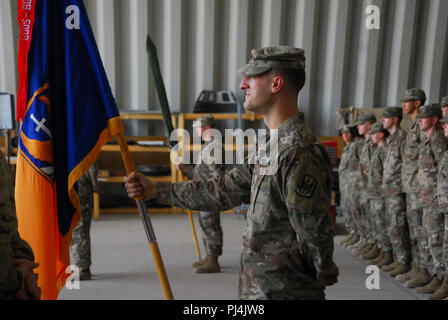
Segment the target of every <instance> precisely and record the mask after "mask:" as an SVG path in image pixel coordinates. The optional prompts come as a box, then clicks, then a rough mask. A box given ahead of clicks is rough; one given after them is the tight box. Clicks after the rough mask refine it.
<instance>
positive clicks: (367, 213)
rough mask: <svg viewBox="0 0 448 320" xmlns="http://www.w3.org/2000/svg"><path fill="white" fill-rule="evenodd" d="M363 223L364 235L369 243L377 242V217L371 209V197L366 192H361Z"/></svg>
mask: <svg viewBox="0 0 448 320" xmlns="http://www.w3.org/2000/svg"><path fill="white" fill-rule="evenodd" d="M360 201H361V224H362V225H363V230H364V233H363V237H364V238H365V239H366V240H367V242H369V243H373V242H375V238H376V235H375V227H374V225H375V219H374V217H373V216H372V212H371V210H370V199H369V198H368V196H367V193H366V192H361V199H360Z"/></svg>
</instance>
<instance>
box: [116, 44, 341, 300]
mask: <svg viewBox="0 0 448 320" xmlns="http://www.w3.org/2000/svg"><path fill="white" fill-rule="evenodd" d="M240 73H241V74H242V75H243V76H244V77H243V79H242V81H241V85H240V88H241V89H242V90H245V92H246V101H245V103H244V107H245V109H246V110H249V111H252V112H256V113H258V114H263V115H264V120H265V123H266V125H267V126H268V128H269V129H271V136H272V135H274V136H275V133H276V132H277V133H278V157H275V159H276V160H278V161H277V164H278V166H275V165H272V163H269V161H268V160H269V159H267V158H266V157H261V156H260V154H259V151H260V150H263V149H264V146H263V145H262V146H258V148H257V152H255V153H254V154H251V156H250V157H249V158H248V159H247V162H246V163H245V164H243V165H238V166H237V167H236V168H234V169H233V170H232V171H230V172H229V173H227V174H226V175H225V176H223V177H221V178H215V179H212V180H209V181H208V182H207V183H204V182H201V181H189V182H187V183H182V184H170V183H159V184H157V185H156V183H154V182H150V181H146V180H145V179H143V177H142V176H141V175H139V174H138V173H132V174H131V175H129V176H128V177H126V178H125V181H126V189H127V192H128V195H129V196H130V197H131V198H135V197H136V196H138V195H141V194H142V193H143V195H144V197H145V199H152V198H156V199H157V202H159V203H165V204H171V205H175V206H179V207H184V208H189V209H193V210H195V209H196V210H205V211H213V210H216V209H219V210H226V209H230V208H233V207H235V206H237V205H239V204H242V203H245V202H249V203H250V207H249V210H248V213H247V225H246V227H245V231H244V234H243V251H242V254H241V260H240V261H241V264H240V281H239V298H240V299H323V298H324V297H325V294H324V290H325V286H326V285H332V284H334V283H335V282H336V281H337V275H338V268H337V267H336V265H335V264H334V262H333V236H334V231H335V230H334V225H333V222H332V219H331V216H330V214H329V207H330V198H331V187H332V168H331V164H330V161H329V159H328V155H327V153H326V151H325V148H324V147H323V146H322V144H321V143H320V142H319V141H318V139H317V137H316V136H315V135H314V134H312V133H311V131H310V129H309V128H308V126H307V125H306V124H305V123H304V122H303V121H302V120H300V119H299V116H298V110H297V109H298V108H297V96H298V93H299V91H300V90H301V88H302V87H303V84H304V82H305V70H304V55H303V50H302V49H296V48H292V47H284V46H280V47H269V48H262V49H259V50H252V59H251V61H250V63H249V64H248V65H246V66H244V67H242V68H241V69H240ZM274 129H277V130H274ZM271 160H272V158H271Z"/></svg>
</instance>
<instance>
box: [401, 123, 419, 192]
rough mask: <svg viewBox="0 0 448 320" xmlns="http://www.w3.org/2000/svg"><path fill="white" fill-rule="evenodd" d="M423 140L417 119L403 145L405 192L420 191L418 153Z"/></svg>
mask: <svg viewBox="0 0 448 320" xmlns="http://www.w3.org/2000/svg"><path fill="white" fill-rule="evenodd" d="M421 142H422V138H421V131H420V127H419V125H418V121H417V120H415V121H414V123H413V125H412V127H411V129H410V130H409V132H408V134H407V136H406V141H405V143H404V144H403V147H402V152H401V154H402V158H403V166H402V182H403V192H406V193H416V192H418V180H417V172H418V153H419V149H420V144H421Z"/></svg>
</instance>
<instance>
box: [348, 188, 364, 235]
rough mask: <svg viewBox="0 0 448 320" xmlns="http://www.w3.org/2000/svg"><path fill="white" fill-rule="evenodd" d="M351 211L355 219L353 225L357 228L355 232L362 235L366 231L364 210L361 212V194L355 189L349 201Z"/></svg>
mask: <svg viewBox="0 0 448 320" xmlns="http://www.w3.org/2000/svg"><path fill="white" fill-rule="evenodd" d="M348 204H349V207H350V208H349V212H350V215H351V216H352V219H353V226H354V228H355V232H356V233H357V234H358V235H359V236H362V235H364V234H365V233H366V230H365V229H364V226H363V224H362V212H361V210H362V209H361V194H360V193H359V192H356V191H353V192H352V194H351V196H350V198H349V201H348Z"/></svg>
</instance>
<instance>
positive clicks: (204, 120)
mask: <svg viewBox="0 0 448 320" xmlns="http://www.w3.org/2000/svg"><path fill="white" fill-rule="evenodd" d="M206 125H209V126H211V127H213V126H214V125H215V119H214V118H213V116H212V115H211V114H206V115H205V116H202V117H200V118H198V119H196V120H195V121H193V128H201V127H204V126H206Z"/></svg>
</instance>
